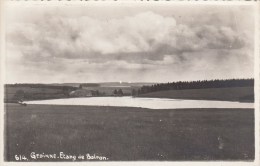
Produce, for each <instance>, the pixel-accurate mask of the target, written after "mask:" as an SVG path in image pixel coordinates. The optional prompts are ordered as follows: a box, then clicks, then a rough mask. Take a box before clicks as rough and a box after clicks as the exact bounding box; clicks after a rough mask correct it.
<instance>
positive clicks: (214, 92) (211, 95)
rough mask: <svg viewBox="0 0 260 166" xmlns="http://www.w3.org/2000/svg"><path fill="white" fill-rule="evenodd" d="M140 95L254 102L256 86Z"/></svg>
mask: <svg viewBox="0 0 260 166" xmlns="http://www.w3.org/2000/svg"><path fill="white" fill-rule="evenodd" d="M139 96H140V97H154V98H171V99H193V100H220V101H240V102H254V87H231V88H206V89H185V90H165V91H157V92H151V93H146V94H142V95H139Z"/></svg>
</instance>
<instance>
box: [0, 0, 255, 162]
mask: <svg viewBox="0 0 260 166" xmlns="http://www.w3.org/2000/svg"><path fill="white" fill-rule="evenodd" d="M129 3H133V5H137V4H138V5H154V4H158V5H159V4H167V3H168V4H169V3H171V4H172V3H175V4H178V5H187V4H188V5H204V4H207V5H253V6H255V50H254V54H255V56H254V58H255V65H254V74H255V160H254V162H242V161H236V162H233V161H230V162H229V161H224V162H223V161H203V162H200V161H194V162H188V161H183V162H179V161H169V162H168V161H167V162H166V161H163V162H160V161H133V162H132V161H129V162H4V161H3V155H4V153H3V151H4V147H1V151H0V155H1V156H0V165H1V164H3V165H6V166H9V165H14V166H16V165H17V166H18V165H19V166H23V165H26V166H27V165H29V166H31V165H44V166H45V165H58V166H59V165H76V166H77V165H78V166H81V165H92V166H99V165H109V166H118V165H126V166H128V165H129V166H130V165H131V166H136V165H149V166H155V165H156V166H157V165H165V166H168V165H171V166H172V165H178V166H187V165H195V166H208V165H211V166H234V165H241V166H247V165H248V166H249V165H250V166H252V165H253V166H259V165H260V163H259V157H260V153H259V152H260V150H259V126H260V122H259V116H260V115H259V108H260V106H259V103H260V98H259V91H260V88H259V86H260V83H259V67H260V63H259V61H260V58H259V53H260V49H259V46H260V45H259V38H260V33H259V24H260V17H259V13H260V12H259V11H260V2H259V1H249V2H248V1H247V2H245V1H243V2H241V1H236V2H230V1H227V2H226V1H140V0H132V1H131V0H127V1H122V0H121V1H120V0H118V1H113V0H109V1H84V0H83V1H80V0H71V1H67V0H62V1H59V0H51V1H47V0H44V1H39V0H36V1H33V0H28V1H25V0H23V1H2V0H1V3H0V5H1V6H0V7H1V8H0V11H1V13H0V14H1V15H0V16H1V20H0V21H1V24H0V25H1V26H0V34H1V35H0V36H1V43H0V44H1V57H0V58H1V61H0V62H1V67H0V73H1V75H0V76H1V77H0V78H1V84H0V85H1V87H0V93H1V94H0V100H1V103H0V109H1V115H0V117H1V120H0V122H1V127H0V128H1V131H2V132H1V138H4V133H3V127H4V120H3V119H4V118H3V117H4V114H3V113H4V105H3V103H2V102H3V82H4V77H5V76H4V73H5V63H4V62H5V57H4V55H5V43H4V42H5V28H4V24H3V23H4V21H5V20H4V15H5V13H4V9H5V7H6V6H7V5H23V6H24V5H28V6H30V5H46V6H57V5H58V6H60V5H100V4H102V5H103V4H104V5H124V4H129ZM0 140H1V145H2V146H3V145H4V144H3V143H4V142H3V139H0Z"/></svg>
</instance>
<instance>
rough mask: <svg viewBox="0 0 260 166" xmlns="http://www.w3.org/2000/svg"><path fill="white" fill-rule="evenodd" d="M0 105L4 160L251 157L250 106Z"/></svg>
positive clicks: (175, 159) (252, 153) (243, 158)
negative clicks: (36, 157) (61, 155)
mask: <svg viewBox="0 0 260 166" xmlns="http://www.w3.org/2000/svg"><path fill="white" fill-rule="evenodd" d="M5 106H6V112H5V113H6V114H5V134H6V137H5V138H6V139H5V160H7V161H15V160H14V155H15V154H18V155H19V154H22V155H26V156H27V157H28V158H29V160H30V161H33V160H32V159H30V157H29V155H30V153H31V152H37V153H45V154H48V153H50V154H52V153H57V154H58V153H59V152H61V151H62V152H64V153H66V154H75V155H77V154H86V153H90V154H96V155H101V156H106V157H108V158H109V160H110V161H129V160H130V161H131V160H134V161H139V160H145V161H147V160H167V161H183V160H247V161H250V160H253V159H254V110H253V109H180V110H149V109H143V108H130V107H129V108H127V107H98V106H52V105H27V106H26V107H25V106H20V105H18V104H6V105H5ZM37 161H41V160H37ZM43 161H51V159H50V160H46V159H45V160H43ZM56 161H57V160H56Z"/></svg>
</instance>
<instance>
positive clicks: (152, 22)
mask: <svg viewBox="0 0 260 166" xmlns="http://www.w3.org/2000/svg"><path fill="white" fill-rule="evenodd" d="M43 21H45V22H42V23H41V24H38V23H30V24H29V23H27V24H25V25H21V24H18V25H14V26H13V25H12V26H13V27H12V28H11V29H10V31H9V33H8V36H7V39H8V42H10V43H12V44H14V45H16V46H17V47H19V49H21V52H23V54H24V56H25V57H27V58H28V59H29V60H35V61H37V60H38V59H42V60H44V59H46V58H47V59H48V58H49V57H57V58H79V59H90V60H91V59H93V60H95V59H98V56H97V55H99V56H100V57H102V58H103V57H105V56H106V55H107V56H109V57H108V58H112V59H113V58H116V57H120V58H121V60H123V59H124V57H122V56H121V55H126V56H127V55H128V56H131V55H133V54H134V53H136V54H140V56H141V57H142V59H143V58H145V59H148V60H153V59H155V60H156V59H163V57H164V55H165V54H181V53H183V52H190V51H198V50H203V49H207V48H210V49H239V48H242V47H244V45H245V41H244V40H246V39H245V38H242V37H241V36H240V35H239V34H237V33H236V32H234V30H233V29H232V28H230V27H214V26H212V25H201V26H198V27H194V28H191V27H189V26H187V25H183V24H179V25H178V24H176V20H175V19H174V18H173V17H164V16H161V15H159V14H155V13H153V12H145V13H140V14H138V15H135V16H132V17H124V18H121V19H110V20H98V19H93V18H90V17H87V16H84V17H80V18H64V17H55V16H53V17H52V16H50V18H46V20H43ZM135 58H136V57H135V56H133V58H132V59H135ZM126 59H131V58H129V57H127V58H126ZM137 59H138V58H137Z"/></svg>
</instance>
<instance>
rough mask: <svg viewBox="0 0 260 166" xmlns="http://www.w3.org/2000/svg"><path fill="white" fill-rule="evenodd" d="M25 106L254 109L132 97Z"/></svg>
mask: <svg viewBox="0 0 260 166" xmlns="http://www.w3.org/2000/svg"><path fill="white" fill-rule="evenodd" d="M26 103H27V104H50V105H88V106H116V107H142V108H150V109H175V108H176V109H177V108H254V103H240V102H230V101H213V100H181V99H165V98H133V97H86V98H67V99H51V100H35V101H26Z"/></svg>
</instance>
